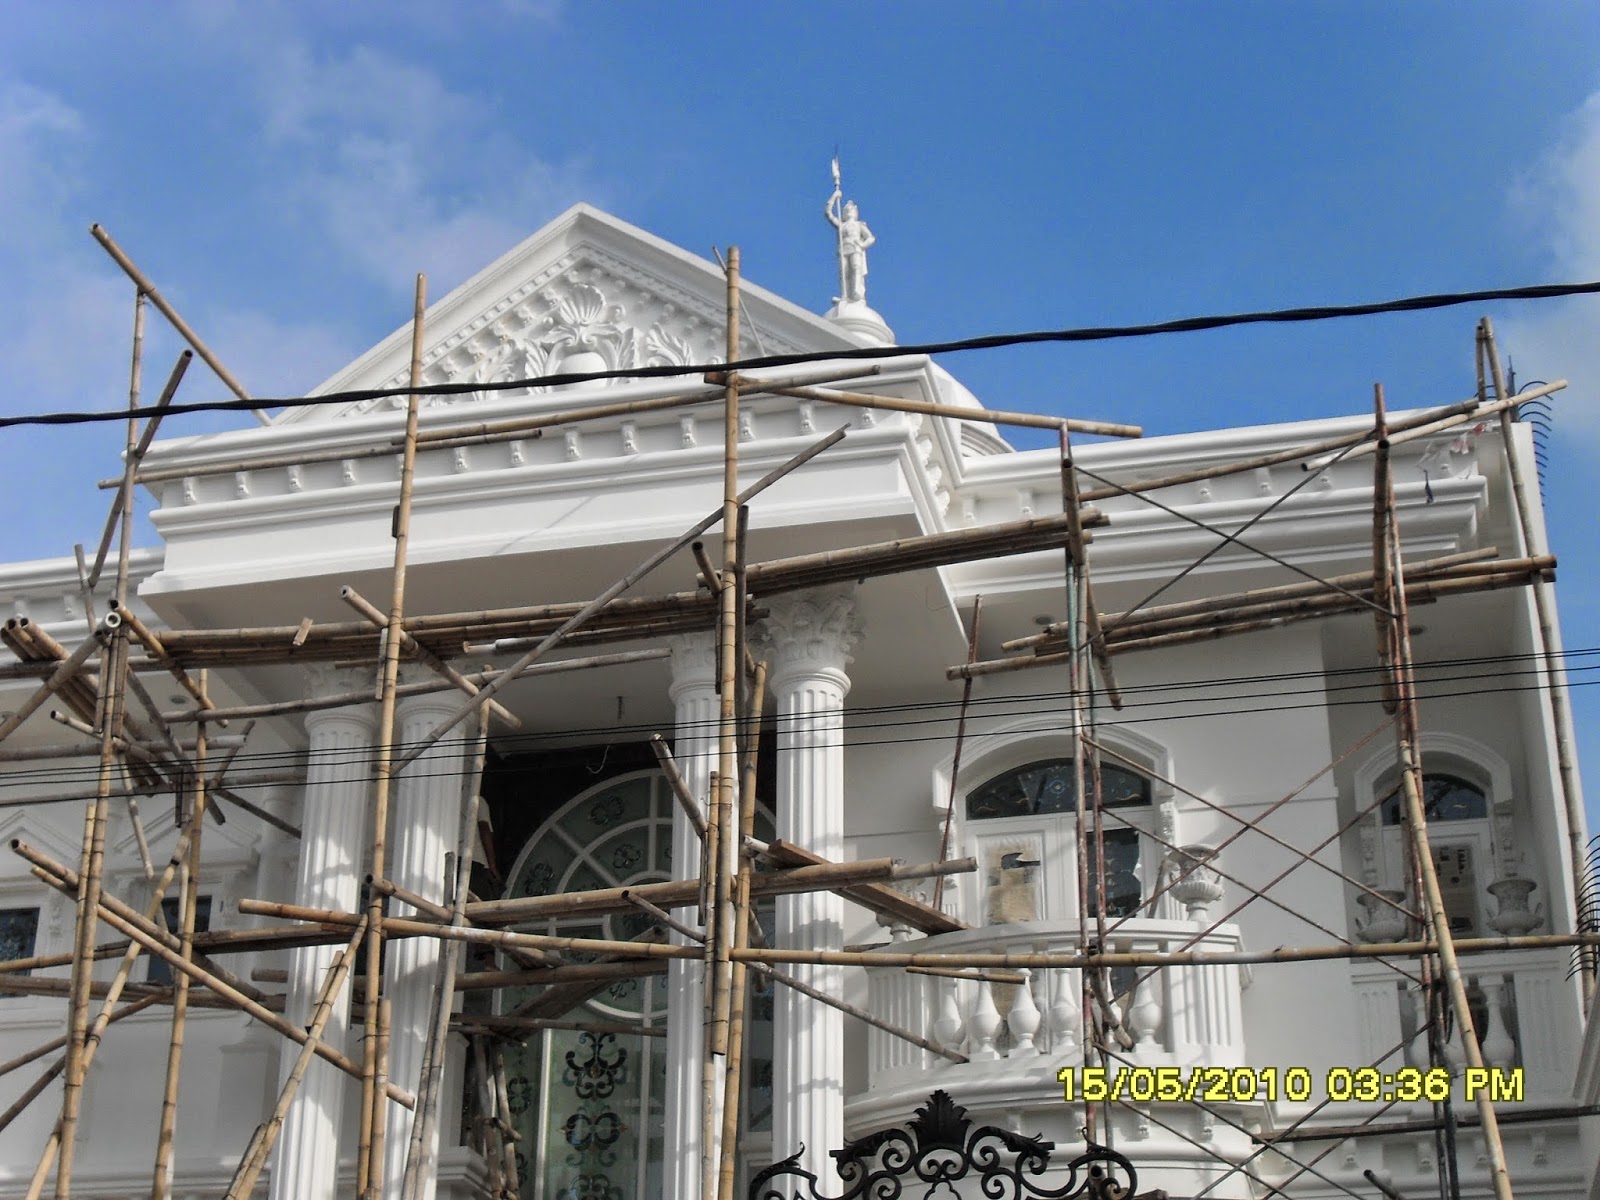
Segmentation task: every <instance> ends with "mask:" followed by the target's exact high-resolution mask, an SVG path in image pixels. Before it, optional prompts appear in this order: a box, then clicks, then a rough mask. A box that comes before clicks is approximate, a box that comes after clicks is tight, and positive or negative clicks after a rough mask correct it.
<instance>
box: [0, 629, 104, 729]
mask: <svg viewBox="0 0 1600 1200" xmlns="http://www.w3.org/2000/svg"><path fill="white" fill-rule="evenodd" d="M121 623H122V618H121V617H119V616H117V614H116V613H107V614H106V615H105V616H103V617H101V618H100V623H99V626H98V627H97V629H96V631H95V634H94V636H93V637H89V638H85V639H84V640H83V642H82V643H80V644H79V646H78V648H77V649H76V650H74V651H73V652H72V653H71V654H70V655H69V656H68V657H67V658H65V659H64V660H62V661H61V662H60V663H59V664H57V666H56V668H55V669H54V670H53V671H51V672H50V675H49V677H48V678H47V679H46V680H45V681H44V682H43V683H41V684H40V685H39V687H38V688H37V689H36V690H35V691H34V692H33V693H32V694H31V695H30V696H29V697H28V698H27V699H26V700H24V701H23V702H22V703H21V704H20V705H18V707H17V708H16V710H15V711H14V712H13V713H12V714H11V715H10V716H9V717H7V718H6V719H5V720H4V721H0V742H3V741H5V739H6V738H8V737H10V736H11V735H12V734H13V733H15V732H16V731H17V730H18V729H20V728H21V727H22V723H23V722H24V721H26V720H27V719H28V718H29V717H31V716H32V715H33V714H34V713H36V712H38V711H39V708H40V707H41V706H42V705H43V704H44V702H45V701H46V700H48V699H50V697H51V696H54V695H55V694H56V693H57V692H58V691H60V690H61V689H62V688H63V687H64V686H65V685H66V684H68V683H69V682H71V681H72V680H73V679H74V678H76V677H77V675H78V673H79V672H80V671H82V670H83V667H84V664H85V663H87V662H88V661H89V656H90V655H91V654H93V653H94V652H95V650H96V649H98V648H99V646H100V643H101V639H102V638H103V637H107V636H109V635H110V634H111V632H112V631H113V630H115V629H116V628H117V627H118V626H119V625H120V624H121Z"/></svg>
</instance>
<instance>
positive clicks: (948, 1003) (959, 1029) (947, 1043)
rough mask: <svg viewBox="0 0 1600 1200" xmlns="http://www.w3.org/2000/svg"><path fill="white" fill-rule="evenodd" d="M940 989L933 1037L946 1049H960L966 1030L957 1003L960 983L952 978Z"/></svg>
mask: <svg viewBox="0 0 1600 1200" xmlns="http://www.w3.org/2000/svg"><path fill="white" fill-rule="evenodd" d="M940 991H941V992H943V998H942V999H941V1001H940V1004H939V1016H938V1019H937V1020H935V1021H934V1023H933V1036H934V1039H935V1040H936V1041H937V1042H938V1043H939V1045H941V1046H943V1047H944V1048H945V1049H946V1050H960V1049H961V1041H962V1039H963V1038H964V1037H965V1036H966V1032H967V1030H966V1026H965V1025H963V1024H962V1021H961V1006H960V1004H958V1003H957V995H958V993H959V992H960V991H961V985H960V984H959V983H957V982H956V981H955V980H954V979H952V980H951V981H950V986H949V987H946V988H941V989H940ZM941 1061H944V1060H941Z"/></svg>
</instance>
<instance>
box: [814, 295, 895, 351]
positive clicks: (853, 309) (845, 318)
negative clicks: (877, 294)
mask: <svg viewBox="0 0 1600 1200" xmlns="http://www.w3.org/2000/svg"><path fill="white" fill-rule="evenodd" d="M823 315H824V316H826V317H827V318H828V320H830V321H833V322H836V323H837V324H839V325H843V326H844V327H845V328H846V329H848V330H849V331H850V332H851V333H858V334H860V335H861V336H862V337H865V338H869V339H871V340H872V341H874V342H878V343H881V344H882V345H885V346H892V345H894V330H892V329H890V328H889V326H888V323H887V322H885V321H884V319H883V318H882V317H880V316H879V315H878V313H877V311H876V310H875V309H873V308H872V307H871V306H870V305H869V304H867V303H866V302H865V301H864V300H841V301H840V302H839V303H837V304H835V305H834V306H833V307H832V308H830V309H829V310H828V311H827V312H826V313H824V314H823Z"/></svg>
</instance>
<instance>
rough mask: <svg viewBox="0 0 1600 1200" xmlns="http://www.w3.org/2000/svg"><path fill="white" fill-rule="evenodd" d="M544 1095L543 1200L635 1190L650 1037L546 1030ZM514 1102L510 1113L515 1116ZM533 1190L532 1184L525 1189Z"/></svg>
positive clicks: (611, 1195) (628, 1193) (626, 1193)
mask: <svg viewBox="0 0 1600 1200" xmlns="http://www.w3.org/2000/svg"><path fill="white" fill-rule="evenodd" d="M546 1037H548V1039H549V1046H550V1064H549V1065H550V1074H549V1079H550V1095H549V1098H548V1107H549V1111H548V1121H547V1124H546V1127H545V1128H546V1132H545V1142H544V1194H545V1196H546V1197H548V1198H549V1200H593V1198H594V1197H606V1198H607V1200H611V1198H614V1197H631V1196H634V1195H636V1194H637V1186H638V1165H639V1147H640V1134H641V1132H642V1131H644V1129H645V1128H646V1122H645V1120H644V1119H643V1117H644V1114H643V1113H641V1112H640V1099H641V1096H640V1092H641V1088H640V1086H639V1085H640V1078H641V1076H640V1068H641V1066H643V1067H644V1068H645V1069H648V1058H649V1049H650V1048H649V1047H648V1046H647V1045H645V1043H647V1042H648V1041H650V1040H652V1039H647V1038H632V1037H619V1036H618V1035H616V1034H611V1033H599V1034H596V1033H576V1032H571V1031H567V1030H555V1029H552V1030H550V1031H549V1032H548V1033H547V1034H546ZM520 1115H521V1114H518V1113H517V1112H516V1111H515V1106H514V1105H513V1116H514V1117H517V1116H520ZM524 1194H525V1195H531V1194H532V1192H531V1189H527V1190H525V1192H524Z"/></svg>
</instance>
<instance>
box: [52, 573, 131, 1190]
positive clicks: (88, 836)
mask: <svg viewBox="0 0 1600 1200" xmlns="http://www.w3.org/2000/svg"><path fill="white" fill-rule="evenodd" d="M120 573H121V575H122V578H121V579H120V580H119V588H118V590H123V586H124V585H125V583H126V573H127V572H126V561H125V560H124V561H123V563H122V565H121V572H120ZM107 616H108V618H109V616H110V614H107ZM127 648H128V643H127V636H126V634H125V633H124V632H123V630H122V627H121V625H120V624H117V625H114V626H113V627H112V629H111V633H110V636H109V638H108V639H107V643H106V646H105V649H104V652H103V654H102V657H101V663H102V665H101V669H100V706H99V714H98V715H99V726H100V729H99V732H100V767H99V778H98V782H97V784H96V792H97V794H96V796H95V799H94V800H92V801H90V802H89V805H88V810H87V814H86V817H85V824H84V838H83V854H82V858H81V865H80V866H79V868H78V888H77V925H76V929H75V933H76V940H75V943H74V946H73V956H72V995H71V1001H70V1005H69V1008H68V1017H67V1021H68V1028H69V1029H70V1030H71V1034H72V1040H71V1041H70V1042H68V1043H67V1061H66V1069H65V1077H64V1079H63V1082H62V1093H61V1095H62V1099H61V1157H60V1160H59V1162H58V1163H57V1164H56V1186H55V1194H56V1200H68V1198H69V1197H70V1196H71V1195H72V1172H73V1167H74V1165H75V1158H76V1150H77V1133H78V1116H79V1112H80V1110H81V1107H82V1104H83V1081H84V1076H85V1074H86V1072H87V1067H86V1064H85V1059H86V1057H87V1051H88V1042H89V1003H90V1000H91V996H90V992H89V985H90V982H91V980H92V976H93V971H94V957H93V951H94V945H95V934H96V931H97V929H98V922H97V917H98V915H99V912H100V893H101V886H102V878H101V875H102V871H103V870H104V867H105V852H106V826H107V824H108V823H109V819H110V815H111V800H110V794H111V790H112V788H113V786H114V779H113V772H114V769H115V766H116V738H117V735H118V734H119V733H120V732H121V728H122V707H123V704H122V689H121V687H120V684H121V680H122V678H123V673H124V672H125V671H126V669H127ZM69 661H70V660H69Z"/></svg>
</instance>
